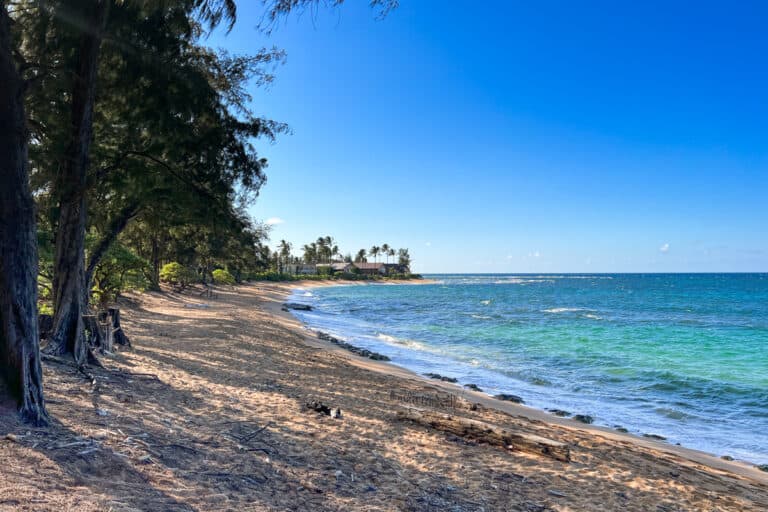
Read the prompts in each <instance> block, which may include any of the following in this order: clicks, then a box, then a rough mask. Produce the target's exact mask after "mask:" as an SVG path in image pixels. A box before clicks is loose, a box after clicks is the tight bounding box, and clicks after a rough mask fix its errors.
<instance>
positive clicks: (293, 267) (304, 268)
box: [283, 263, 317, 275]
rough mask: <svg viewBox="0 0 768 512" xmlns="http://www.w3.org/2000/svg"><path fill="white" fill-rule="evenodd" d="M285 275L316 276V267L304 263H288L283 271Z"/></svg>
mask: <svg viewBox="0 0 768 512" xmlns="http://www.w3.org/2000/svg"><path fill="white" fill-rule="evenodd" d="M283 271H284V272H285V273H286V274H294V275H311V274H317V267H316V266H315V265H309V264H305V263H288V264H287V265H285V268H284V270H283Z"/></svg>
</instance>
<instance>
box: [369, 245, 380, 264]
mask: <svg viewBox="0 0 768 512" xmlns="http://www.w3.org/2000/svg"><path fill="white" fill-rule="evenodd" d="M380 252H381V247H379V246H378V245H374V246H373V247H371V248H370V249H369V250H368V254H370V255H371V256H373V259H374V261H376V262H377V263H378V257H379V253H380Z"/></svg>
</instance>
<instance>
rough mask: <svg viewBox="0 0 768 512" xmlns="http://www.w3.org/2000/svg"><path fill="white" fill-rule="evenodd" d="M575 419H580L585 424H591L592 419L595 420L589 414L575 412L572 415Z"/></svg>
mask: <svg viewBox="0 0 768 512" xmlns="http://www.w3.org/2000/svg"><path fill="white" fill-rule="evenodd" d="M573 419H575V420H576V421H580V422H582V423H586V424H587V425H589V424H591V423H592V422H593V421H595V418H593V417H592V416H590V415H589V414H577V415H576V416H574V417H573Z"/></svg>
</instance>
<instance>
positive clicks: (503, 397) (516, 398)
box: [493, 393, 525, 404]
mask: <svg viewBox="0 0 768 512" xmlns="http://www.w3.org/2000/svg"><path fill="white" fill-rule="evenodd" d="M493 398H495V399H496V400H503V401H505V402H513V403H516V404H524V403H525V401H524V400H523V399H522V397H519V396H517V395H508V394H507V393H499V394H498V395H495V396H494V397H493Z"/></svg>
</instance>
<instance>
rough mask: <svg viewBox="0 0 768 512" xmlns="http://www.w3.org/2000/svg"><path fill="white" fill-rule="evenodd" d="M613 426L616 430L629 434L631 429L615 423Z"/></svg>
mask: <svg viewBox="0 0 768 512" xmlns="http://www.w3.org/2000/svg"><path fill="white" fill-rule="evenodd" d="M613 428H614V429H615V430H616V432H621V433H623V434H627V433H628V432H629V430H627V429H626V428H624V427H622V426H621V425H614V426H613Z"/></svg>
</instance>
